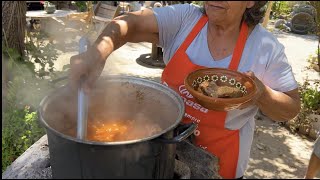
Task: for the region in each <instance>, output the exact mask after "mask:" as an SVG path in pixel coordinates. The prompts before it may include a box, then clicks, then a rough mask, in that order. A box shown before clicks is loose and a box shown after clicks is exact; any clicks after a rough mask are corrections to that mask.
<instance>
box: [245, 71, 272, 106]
mask: <svg viewBox="0 0 320 180" xmlns="http://www.w3.org/2000/svg"><path fill="white" fill-rule="evenodd" d="M243 74H245V75H247V76H249V77H250V78H251V79H253V81H254V82H255V84H256V88H257V91H256V95H255V96H254V98H253V99H252V101H250V102H248V103H245V104H243V105H241V108H239V109H244V108H247V107H248V106H251V105H255V104H257V101H258V100H259V99H260V98H261V97H262V95H263V94H264V93H265V92H266V86H265V85H264V84H263V83H262V82H261V81H260V80H259V79H258V78H257V77H256V76H255V75H254V73H253V72H252V71H248V72H245V73H243Z"/></svg>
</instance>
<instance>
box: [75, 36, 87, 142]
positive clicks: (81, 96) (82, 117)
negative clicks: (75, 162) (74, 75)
mask: <svg viewBox="0 0 320 180" xmlns="http://www.w3.org/2000/svg"><path fill="white" fill-rule="evenodd" d="M87 45H88V41H87V39H86V38H84V37H82V38H81V39H80V41H79V53H83V52H85V51H86V50H87ZM84 80H85V77H84V76H81V77H80V86H79V89H78V119H77V138H78V139H81V140H84V139H86V137H87V119H88V97H87V95H86V94H85V92H84V90H83V83H84Z"/></svg>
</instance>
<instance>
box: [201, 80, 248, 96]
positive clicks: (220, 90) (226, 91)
mask: <svg viewBox="0 0 320 180" xmlns="http://www.w3.org/2000/svg"><path fill="white" fill-rule="evenodd" d="M197 91H198V92H200V93H202V94H204V95H206V96H210V97H214V98H237V97H241V96H242V93H241V91H240V89H238V88H236V87H230V86H218V85H217V84H216V83H215V82H213V81H210V82H208V81H204V82H202V83H201V84H199V87H198V90H197Z"/></svg>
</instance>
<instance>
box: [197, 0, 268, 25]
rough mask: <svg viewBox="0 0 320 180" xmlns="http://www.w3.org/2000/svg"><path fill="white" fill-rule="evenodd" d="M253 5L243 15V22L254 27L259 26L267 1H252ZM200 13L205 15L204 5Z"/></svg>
mask: <svg viewBox="0 0 320 180" xmlns="http://www.w3.org/2000/svg"><path fill="white" fill-rule="evenodd" d="M254 2H255V3H254V5H253V6H252V7H251V8H247V9H246V10H245V12H244V14H243V20H244V21H246V23H247V24H248V26H255V25H257V24H259V22H260V21H261V19H262V18H263V16H264V14H265V11H266V6H265V5H266V4H267V2H268V1H254ZM202 12H203V13H204V14H206V12H205V8H204V4H203V7H202Z"/></svg>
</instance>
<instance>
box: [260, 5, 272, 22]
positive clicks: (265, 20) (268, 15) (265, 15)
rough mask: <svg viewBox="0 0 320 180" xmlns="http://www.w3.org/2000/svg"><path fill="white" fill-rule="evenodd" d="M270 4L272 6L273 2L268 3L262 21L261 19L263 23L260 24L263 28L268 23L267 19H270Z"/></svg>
mask: <svg viewBox="0 0 320 180" xmlns="http://www.w3.org/2000/svg"><path fill="white" fill-rule="evenodd" d="M272 4H273V1H269V3H268V7H267V11H266V13H265V14H264V19H263V23H262V26H263V27H264V28H266V27H267V25H268V21H269V17H270V12H271V7H272Z"/></svg>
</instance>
